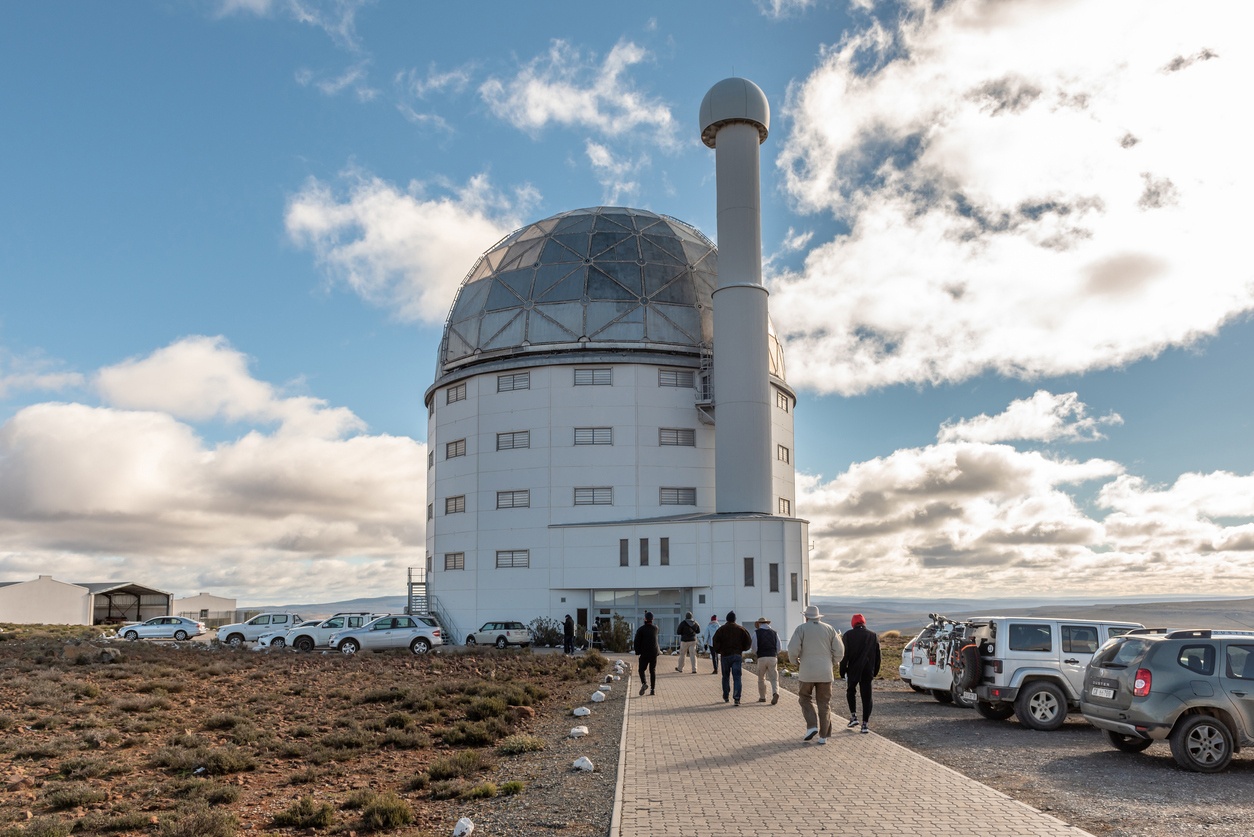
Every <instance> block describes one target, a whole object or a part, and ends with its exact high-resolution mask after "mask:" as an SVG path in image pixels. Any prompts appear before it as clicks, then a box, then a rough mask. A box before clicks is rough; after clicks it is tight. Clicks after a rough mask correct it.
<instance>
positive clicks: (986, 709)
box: [975, 700, 1015, 721]
mask: <svg viewBox="0 0 1254 837" xmlns="http://www.w3.org/2000/svg"><path fill="white" fill-rule="evenodd" d="M975 711H976V712H979V713H980V714H981V715H983V716H984V717H985V718H988V719H989V720H990V721H1004V720H1006V719H1007V718H1009V717H1010V716H1011V715H1013V714H1015V708H1014V706H1012V705H1011V704H1009V703H1000V702H999V703H991V702H990V701H987V700H977V701H976V702H975Z"/></svg>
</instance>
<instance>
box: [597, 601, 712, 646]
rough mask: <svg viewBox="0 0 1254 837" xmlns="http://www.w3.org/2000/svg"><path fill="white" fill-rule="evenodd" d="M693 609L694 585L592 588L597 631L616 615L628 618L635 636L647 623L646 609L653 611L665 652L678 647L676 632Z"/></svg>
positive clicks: (659, 639)
mask: <svg viewBox="0 0 1254 837" xmlns="http://www.w3.org/2000/svg"><path fill="white" fill-rule="evenodd" d="M689 610H692V588H691V587H687V588H677V587H676V588H670V589H664V590H593V591H592V618H593V619H594V620H595V624H596V626H597V628H598V629H599V630H598V633H600V632H601V631H603V630H604V628H603V626H604V627H608V626H609V624H610V623H611V622H612V621H613V618H614V615H615V614H617V615H619V616H621V617H622V618H623V619H625V620H626V621H627V624H628V626H629V627H630V628H631V633H632V635H633V636H634V635H635V633H636V629H637V628H639V627H640V626H641V625H643V624H644V614H645V611H652V612H653V624H655V625H657V627H658V642H659V643H660V644H661V646H662V650H663V651H669V650H672V649H675V648H678V647H679V637H678V636H677V635H676V633H675V631H676V629H678V627H679V623H680V622H681V621H683V618H684V613H685V612H687V611H689Z"/></svg>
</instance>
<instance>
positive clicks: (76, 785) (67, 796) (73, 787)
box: [44, 782, 108, 811]
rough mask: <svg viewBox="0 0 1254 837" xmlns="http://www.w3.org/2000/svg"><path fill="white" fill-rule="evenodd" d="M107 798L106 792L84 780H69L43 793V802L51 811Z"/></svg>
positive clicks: (82, 805) (63, 809)
mask: <svg viewBox="0 0 1254 837" xmlns="http://www.w3.org/2000/svg"><path fill="white" fill-rule="evenodd" d="M107 798H108V794H106V793H105V792H104V791H102V790H100V789H99V788H93V787H92V786H91V785H89V784H87V783H86V782H70V783H68V784H65V785H60V786H59V787H56V788H54V789H53V790H50V791H48V793H47V794H45V795H44V804H45V805H47V806H48V808H49V809H51V810H53V811H67V810H69V809H70V808H82V807H84V806H87V805H95V804H96V803H97V802H104V801H105V799H107Z"/></svg>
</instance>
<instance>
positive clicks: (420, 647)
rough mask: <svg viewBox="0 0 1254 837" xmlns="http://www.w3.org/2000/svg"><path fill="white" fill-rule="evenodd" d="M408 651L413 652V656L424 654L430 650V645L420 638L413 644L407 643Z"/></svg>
mask: <svg viewBox="0 0 1254 837" xmlns="http://www.w3.org/2000/svg"><path fill="white" fill-rule="evenodd" d="M409 650H410V651H413V652H414V653H415V654H425V653H427V652H428V651H430V650H431V643H430V642H428V641H427V640H425V639H424V638H422V637H418V638H417V639H415V640H414V641H413V642H411V643H409Z"/></svg>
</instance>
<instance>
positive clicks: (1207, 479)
mask: <svg viewBox="0 0 1254 837" xmlns="http://www.w3.org/2000/svg"><path fill="white" fill-rule="evenodd" d="M1033 402H1035V407H1034V406H1033ZM1082 408H1083V405H1082V404H1080V402H1078V400H1074V399H1073V398H1072V397H1071V396H1070V395H1068V396H1049V394H1048V393H1044V394H1042V393H1037V395H1036V396H1034V397H1033V398H1032V399H1027V400H1025V401H1021V402H1016V403H1015V404H1014V405H1011V407H1010V408H1009V409H1007V410H1006V412H1005V413H1002V414H1001V415H999V416H995V417H993V418H991V419H987V421H984V422H981V421H978V420H970V421H962V422H958V423H956V424H954V425H949V426H947V427H950V428H966V429H967V430H969V431H971V432H970V433H969V434H968V435H970V436H973V437H980V436H985V437H987V438H989V439H998V438H1011V437H1017V438H1026V439H1041V438H1044V437H1049V438H1055V439H1064V440H1065V439H1069V438H1071V437H1072V436H1073V431H1072V430H1071V429H1069V428H1070V427H1071V426H1073V425H1076V424H1079V423H1080V422H1077V421H1075V418H1076V417H1078V416H1082V414H1083V410H1082ZM1041 416H1044V417H1045V419H1046V420H1044V421H1042V420H1041ZM1051 416H1053V417H1055V418H1058V417H1061V418H1062V419H1063V420H1062V421H1061V422H1059V421H1053V420H1051V419H1050V418H1049V417H1051ZM981 418H987V417H981ZM1090 432H1091V428H1090V429H1081V430H1079V431H1078V434H1079V436H1080V437H1081V438H1083V437H1085V436H1086V435H1087V434H1088V433H1090ZM939 435H940V436H941V437H946V436H949V437H950V438H948V439H947V440H946V439H944V438H942V441H940V442H938V443H937V444H935V445H929V446H926V447H922V448H911V449H904V450H899V451H896V452H895V453H893V454H891V455H890V456H886V457H882V458H877V459H873V460H870V461H867V462H858V463H854V464H853V465H851V466H850V467H849V469H848V470H847V471H845V472H844V473H843V474H840V475H838V476H837V477H835V478H833V479H831V480H826V481H825V480H824V479H823V478H822V477H820V476H816V475H806V474H802V475H800V476H799V479H798V492H799V496H798V501H797V507H798V509H799V513H800V514H801V515H802V516H803V517H806V518H808V519H809V520H810V521H811V523H810V535H811V538H812V539H813V541H814V544H815V547H814V550H813V551H812V552H811V562H810V569H811V578H812V583H813V586H814V588H815V589H826V590H834V591H839V590H842V589H856V590H858V591H860V592H861V593H863V594H868V595H870V594H881V595H896V596H901V595H929V594H935V592H936V591H938V590H945V591H949V593H950V594H955V595H956V594H959V593H966V594H971V595H987V594H1018V595H1022V594H1024V593H1029V592H1033V591H1035V592H1040V591H1041V590H1043V589H1045V588H1044V587H1043V586H1042V585H1047V586H1048V591H1049V592H1050V593H1051V594H1054V595H1078V594H1083V593H1085V592H1086V591H1092V590H1097V589H1105V590H1118V591H1119V592H1120V593H1121V594H1148V593H1161V592H1163V591H1164V590H1172V591H1178V592H1199V593H1200V592H1203V591H1213V590H1215V589H1228V590H1231V589H1249V588H1250V587H1251V586H1252V585H1254V474H1251V475H1247V476H1241V475H1236V474H1231V473H1226V472H1215V473H1211V474H1186V475H1184V476H1181V477H1180V478H1179V479H1178V480H1177V481H1176V483H1175V484H1174V485H1171V486H1167V487H1163V486H1153V485H1150V484H1148V483H1146V481H1145V480H1143V479H1142V478H1140V477H1137V476H1135V475H1132V474H1129V473H1127V472H1126V469H1125V468H1124V467H1123V466H1122V465H1120V464H1119V463H1116V462H1112V461H1110V460H1104V459H1088V460H1079V459H1072V458H1067V457H1059V456H1051V455H1048V454H1045V453H1041V452H1037V451H1028V452H1025V451H1020V450H1016V449H1015V448H1014V447H1012V446H1010V445H1007V444H1000V443H993V442H991V441H980V440H976V439H970V438H963V433H961V432H953V433H949V434H946V432H945V430H944V429H942V433H941V434H939ZM1091 496H1095V497H1096V499H1095V501H1093V502H1090V501H1089V500H1088V499H1087V498H1089V497H1091Z"/></svg>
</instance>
